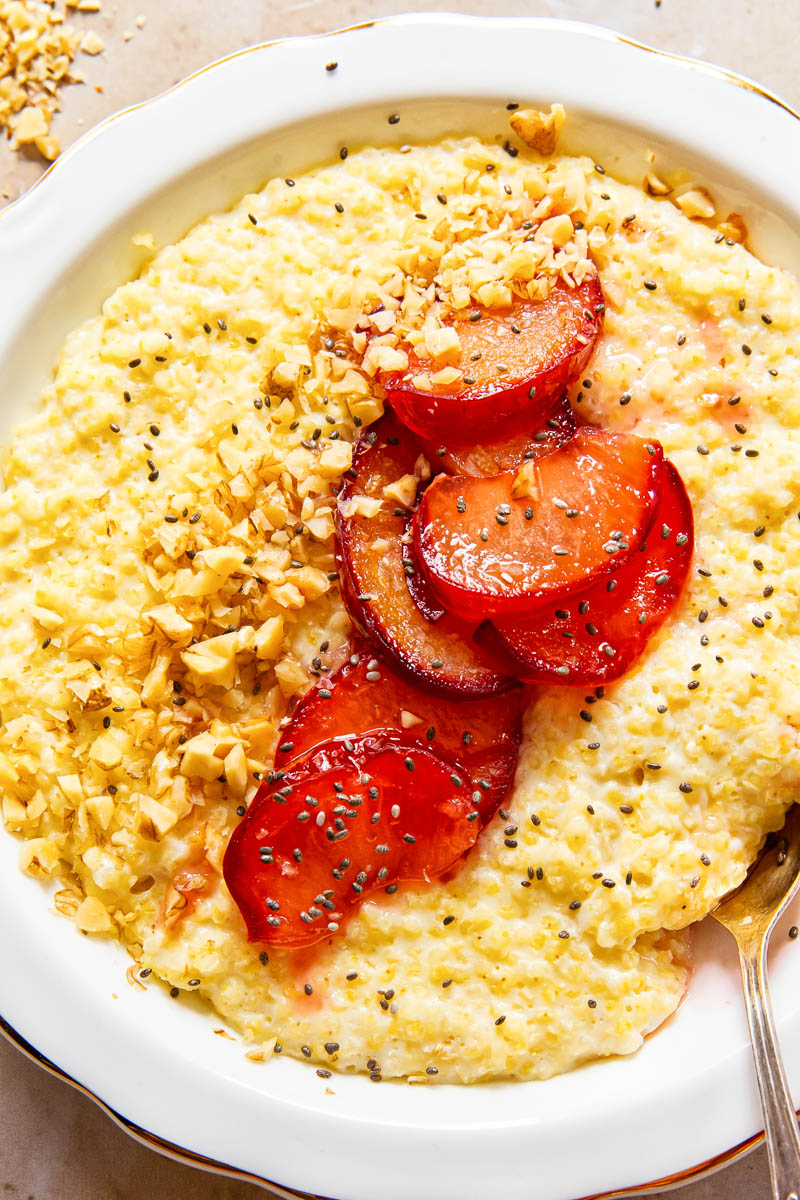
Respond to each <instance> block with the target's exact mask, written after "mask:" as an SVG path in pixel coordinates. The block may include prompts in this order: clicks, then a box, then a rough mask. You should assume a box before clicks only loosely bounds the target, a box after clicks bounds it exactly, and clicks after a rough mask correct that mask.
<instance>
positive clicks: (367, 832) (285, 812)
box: [223, 730, 480, 949]
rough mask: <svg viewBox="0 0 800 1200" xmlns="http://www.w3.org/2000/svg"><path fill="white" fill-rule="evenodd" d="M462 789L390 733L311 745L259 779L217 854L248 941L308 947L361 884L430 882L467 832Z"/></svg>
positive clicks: (451, 770) (455, 769)
mask: <svg viewBox="0 0 800 1200" xmlns="http://www.w3.org/2000/svg"><path fill="white" fill-rule="evenodd" d="M473 790H474V789H473V783H472V780H471V779H470V778H469V774H468V772H467V771H466V770H465V769H464V767H463V766H462V765H461V764H460V763H458V762H457V761H455V760H452V759H445V758H443V757H442V756H441V755H440V754H438V753H434V751H432V750H431V749H429V748H428V747H425V746H421V745H420V744H419V743H418V742H416V741H415V740H413V739H407V738H404V737H402V736H398V735H397V734H396V733H394V732H393V731H391V730H384V731H382V732H380V733H376V734H371V735H369V736H368V737H361V738H352V739H346V738H336V739H333V740H331V741H328V742H325V743H323V744H322V745H320V746H317V747H316V748H315V749H313V750H311V751H310V752H309V753H308V754H307V755H306V756H305V758H303V759H301V760H299V761H297V762H294V763H292V765H291V766H290V767H289V768H288V769H287V770H286V772H285V773H284V774H283V776H282V777H281V778H280V779H278V780H273V782H271V783H266V782H265V783H263V784H262V785H261V787H260V788H259V790H258V792H257V793H256V796H255V798H254V800H253V802H252V804H251V805H250V808H249V809H248V810H247V814H246V816H245V817H244V818H243V820H242V822H241V824H239V825H238V826H237V827H236V829H235V830H234V831H233V834H232V835H231V838H230V841H229V842H228V846H227V849H226V851H225V857H224V861H223V873H224V876H225V882H226V884H227V885H228V889H229V891H230V893H231V895H232V896H233V899H234V901H235V902H236V904H237V906H238V908H239V911H240V912H241V914H242V916H243V917H244V921H245V924H246V926H247V932H248V937H249V939H250V941H255V942H266V943H267V944H269V945H272V946H279V947H285V948H287V949H297V948H300V947H304V946H313V945H314V944H315V943H316V942H320V941H322V940H324V939H326V938H330V937H331V936H332V935H334V934H335V933H336V932H337V931H338V929H339V928H340V923H341V922H342V921H343V920H344V919H345V917H347V916H348V915H349V914H350V913H352V912H353V911H354V910H355V909H356V908H357V907H358V906H359V905H360V904H361V903H362V902H363V900H364V898H365V897H366V896H368V895H369V894H370V893H371V892H375V891H380V892H383V893H387V892H388V893H389V894H390V895H391V894H392V893H393V892H396V891H397V888H398V885H399V884H400V883H428V882H430V880H432V879H436V878H438V877H439V876H440V875H442V874H443V873H444V872H445V871H447V870H449V869H450V868H451V867H452V866H453V865H454V864H455V863H456V862H457V861H458V859H459V858H460V857H461V856H462V854H464V853H465V852H466V851H467V850H469V848H470V846H472V845H473V844H474V842H475V839H476V838H477V836H478V832H479V830H480V822H479V820H478V815H479V814H478V811H477V809H476V807H475V804H474V803H473V800H472V793H473Z"/></svg>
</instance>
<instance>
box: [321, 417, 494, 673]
mask: <svg viewBox="0 0 800 1200" xmlns="http://www.w3.org/2000/svg"><path fill="white" fill-rule="evenodd" d="M421 454H422V450H421V447H420V445H419V443H418V442H417V439H416V438H415V437H414V436H413V434H411V433H409V432H408V430H407V429H405V428H404V427H403V426H402V425H401V424H400V422H399V421H397V420H396V418H395V417H394V416H393V415H392V414H391V413H387V414H386V415H385V416H384V417H382V418H381V420H380V421H378V422H377V423H376V424H375V425H373V426H372V427H371V428H370V429H368V430H367V431H366V433H365V434H364V435H363V436H362V438H361V440H360V441H359V443H358V446H357V448H356V451H355V454H354V456H353V473H354V475H355V478H353V477H352V476H351V478H349V479H348V480H347V482H346V483H345V485H344V487H343V488H342V490H341V492H340V493H339V499H338V506H337V523H336V527H337V535H338V543H337V546H338V560H339V574H340V579H341V584H342V595H343V597H344V600H345V603H346V605H347V608H348V610H349V612H350V615H351V617H352V618H353V620H354V622H355V623H356V625H358V626H359V628H360V629H362V630H363V631H364V632H365V633H366V634H367V636H368V637H369V638H370V639H371V640H372V641H373V642H374V643H375V644H376V646H378V647H380V649H381V650H382V651H383V652H384V653H385V654H386V655H388V656H389V658H390V659H391V660H392V662H393V663H394V664H395V666H396V667H397V669H398V670H401V671H403V672H405V673H406V674H407V675H408V676H409V678H411V679H413V680H414V681H415V682H417V683H418V684H419V685H420V686H423V687H427V688H430V689H431V690H434V691H437V692H440V693H442V694H443V695H452V696H458V695H464V696H488V695H492V694H493V693H495V692H499V691H503V690H505V689H506V688H509V687H511V686H512V684H513V682H514V681H513V679H511V678H510V677H509V676H508V675H507V674H504V673H503V671H502V670H501V669H498V667H497V666H496V665H495V663H494V662H493V660H492V657H491V656H490V654H489V653H488V652H487V651H485V650H482V649H481V648H479V647H478V646H477V645H476V644H475V642H474V641H473V639H472V634H473V632H474V628H475V625H476V624H477V622H473V623H472V624H470V623H468V622H464V621H460V620H458V619H457V618H456V617H453V616H451V615H450V614H449V613H446V612H445V611H444V610H443V609H442V608H441V607H437V605H436V602H435V600H434V598H433V597H432V596H431V597H429V600H430V604H429V605H428V607H426V605H425V602H423V600H422V597H423V594H424V593H425V583H424V580H422V579H419V580H415V573H416V571H417V567H416V564H415V563H414V562H413V561H412V555H413V549H412V547H411V545H410V542H411V538H412V532H411V526H410V518H411V511H412V510H411V508H410V507H405V506H403V505H401V504H400V503H399V502H398V500H397V499H396V498H391V497H388V496H387V495H386V494H385V493H386V489H387V488H388V489H391V487H392V485H394V484H396V483H397V481H398V480H402V479H404V478H405V479H406V481H407V484H408V486H409V488H411V490H412V491H413V490H414V481H413V479H412V478H411V476H412V475H413V472H414V466H415V463H416V462H417V460H418V459H419V457H420V455H421ZM420 486H421V485H420ZM409 499H411V503H412V504H413V503H415V497H413V498H412V497H411V496H410V495H409ZM362 500H363V501H365V502H366V503H367V504H369V503H372V502H378V501H379V502H380V508H379V509H378V511H377V512H376V513H375V514H374V515H365V512H363V511H360V510H359V507H358V505H359V502H361V501H362Z"/></svg>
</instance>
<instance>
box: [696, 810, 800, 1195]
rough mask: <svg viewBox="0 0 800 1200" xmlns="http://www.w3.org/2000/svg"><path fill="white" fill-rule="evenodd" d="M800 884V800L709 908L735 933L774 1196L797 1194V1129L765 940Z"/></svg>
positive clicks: (799, 1170)
mask: <svg viewBox="0 0 800 1200" xmlns="http://www.w3.org/2000/svg"><path fill="white" fill-rule="evenodd" d="M798 886H800V806H798V805H794V806H793V807H792V808H791V809H790V810H789V813H788V815H787V817H786V824H785V825H784V827H783V829H782V830H781V832H780V833H779V834H777V835H775V837H774V838H773V839H770V841H769V842H768V843H767V847H766V849H765V850H764V851H763V853H762V854H761V857H760V858H759V859H758V861H757V863H756V865H755V866H754V867H753V868H752V869H751V871H750V873H749V874H748V876H747V879H745V881H744V883H743V884H742V885H741V887H739V888H737V890H736V891H735V892H731V893H730V895H729V896H726V897H725V898H724V899H723V900H722V902H721V904H720V905H719V907H718V908H717V909H715V911H714V912H713V913H712V914H711V915H712V916H713V917H714V919H715V920H716V921H719V923H720V925H722V926H724V928H725V929H727V930H728V932H729V933H731V934H733V937H734V938H735V939H736V945H737V946H738V948H739V966H740V967H741V970H742V984H743V986H744V998H745V1005H746V1008H747V1023H748V1025H749V1026H750V1041H751V1043H752V1046H753V1058H754V1060H755V1066H756V1078H757V1079H758V1090H759V1093H760V1095H761V1109H762V1111H763V1113H764V1137H765V1139H766V1143H767V1155H768V1158H769V1172H770V1177H771V1179H772V1196H773V1200H800V1134H798V1127H797V1117H796V1115H795V1111H794V1105H793V1104H792V1100H791V1096H790V1095H789V1089H788V1087H787V1084H786V1075H785V1073H784V1070H783V1063H782V1061H781V1052H780V1049H779V1047H778V1038H777V1035H776V1033H775V1022H774V1020H773V1016H772V1006H771V1005H770V1000H769V983H768V981H767V946H768V945H769V938H770V934H771V933H772V930H773V928H774V926H775V922H776V921H777V920H778V917H779V916H780V915H781V913H782V912H783V910H784V909H785V908H786V905H787V904H788V903H789V901H790V900H791V898H792V896H793V895H794V894H795V892H796V891H797V889H798Z"/></svg>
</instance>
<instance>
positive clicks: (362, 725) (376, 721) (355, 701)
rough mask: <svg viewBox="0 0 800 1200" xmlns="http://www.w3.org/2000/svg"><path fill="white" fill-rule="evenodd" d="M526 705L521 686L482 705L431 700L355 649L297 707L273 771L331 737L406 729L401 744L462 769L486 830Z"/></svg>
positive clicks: (510, 775) (509, 778)
mask: <svg viewBox="0 0 800 1200" xmlns="http://www.w3.org/2000/svg"><path fill="white" fill-rule="evenodd" d="M526 699H527V697H526V694H525V691H524V690H523V689H522V688H520V687H516V688H515V689H514V690H513V691H511V692H508V693H506V694H505V695H503V696H492V697H487V698H486V699H481V700H450V699H447V698H445V697H442V696H434V695H430V694H428V693H427V692H425V691H420V690H419V689H418V688H416V687H414V686H413V684H411V683H409V682H408V681H407V680H406V679H405V678H403V677H402V676H401V675H397V674H395V672H394V671H392V670H390V668H389V667H388V666H387V665H386V663H385V662H382V661H380V660H379V659H376V658H374V657H373V656H372V651H371V650H370V649H369V648H368V647H366V648H364V647H362V646H358V647H357V650H356V653H354V654H353V655H352V657H351V659H350V661H349V662H346V663H345V664H344V665H343V666H342V667H339V669H338V670H337V671H334V672H333V673H332V674H331V675H328V676H323V678H322V679H320V681H319V683H317V684H316V685H315V686H314V687H313V688H312V689H311V690H310V691H308V692H306V694H305V696H303V698H302V699H301V700H300V701H299V702H298V704H297V705H296V707H295V709H294V712H293V713H292V716H291V719H290V721H289V723H288V725H287V726H286V727H285V728H284V730H283V731H282V734H281V742H280V745H279V746H278V750H277V753H276V755H275V771H277V772H280V771H282V770H284V769H286V767H288V765H289V764H290V763H291V762H292V761H293V760H294V759H295V758H297V757H298V756H301V755H304V754H307V753H308V751H309V750H311V749H312V748H313V747H314V746H316V745H317V744H318V743H320V742H325V741H328V740H329V739H330V738H335V737H360V736H361V735H363V734H366V733H370V732H374V731H375V730H380V729H400V728H403V726H404V725H406V726H408V727H407V728H405V730H404V734H405V736H406V737H407V738H409V739H411V740H413V741H415V742H417V743H419V744H420V745H422V746H428V747H429V748H430V749H431V750H434V751H436V753H441V754H442V755H443V756H444V757H445V758H452V759H458V760H459V761H460V762H461V763H463V764H464V767H465V768H466V769H467V770H468V771H469V773H470V775H471V776H472V779H473V780H474V782H475V785H476V790H477V791H478V792H480V799H479V800H478V801H477V807H478V808H479V809H480V812H481V820H482V822H484V823H485V822H486V821H488V820H490V819H491V817H492V816H493V814H494V813H495V812H496V810H497V808H498V807H499V806H500V805H501V804H502V802H503V799H504V798H505V796H506V794H507V792H508V790H509V788H510V787H511V784H512V783H513V781H514V772H515V770H516V767H517V755H518V753H519V744H520V736H521V727H522V716H523V713H524V710H525V703H526ZM412 721H413V722H414V724H413V725H410V724H409V723H410V722H412Z"/></svg>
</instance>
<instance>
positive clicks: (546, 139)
mask: <svg viewBox="0 0 800 1200" xmlns="http://www.w3.org/2000/svg"><path fill="white" fill-rule="evenodd" d="M565 116H566V114H565V112H564V106H563V105H562V104H551V105H550V111H549V112H547V113H544V112H539V111H538V109H535V108H521V109H519V110H518V111H517V112H515V113H512V114H511V116H510V117H509V123H510V125H511V128H512V129H513V130H514V133H516V135H517V137H519V138H521V139H522V141H523V142H524V143H525V145H526V146H530V147H531V149H532V150H536V151H538V153H539V154H544V155H548V154H552V153H553V151H554V150H555V148H556V142H557V141H558V138H559V134H560V133H561V130H562V127H563V125H564V118H565Z"/></svg>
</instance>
